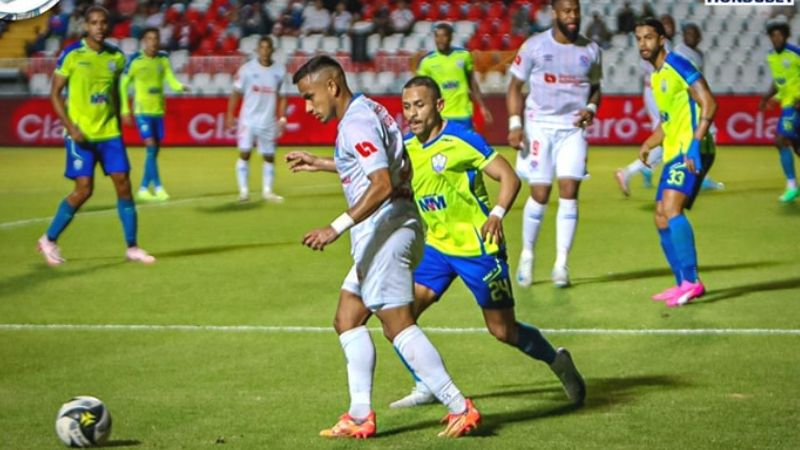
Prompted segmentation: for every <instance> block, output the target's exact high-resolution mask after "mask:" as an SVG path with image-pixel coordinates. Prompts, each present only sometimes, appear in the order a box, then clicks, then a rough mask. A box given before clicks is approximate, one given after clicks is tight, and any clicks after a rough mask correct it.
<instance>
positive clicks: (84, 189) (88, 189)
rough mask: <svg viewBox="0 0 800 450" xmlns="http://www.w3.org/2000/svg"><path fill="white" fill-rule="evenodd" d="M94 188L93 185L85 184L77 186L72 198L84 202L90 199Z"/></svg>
mask: <svg viewBox="0 0 800 450" xmlns="http://www.w3.org/2000/svg"><path fill="white" fill-rule="evenodd" d="M92 192H93V188H92V186H91V185H84V186H76V187H75V190H74V191H73V192H72V198H73V199H74V200H75V201H77V202H78V204H83V203H84V202H86V200H89V197H91V196H92Z"/></svg>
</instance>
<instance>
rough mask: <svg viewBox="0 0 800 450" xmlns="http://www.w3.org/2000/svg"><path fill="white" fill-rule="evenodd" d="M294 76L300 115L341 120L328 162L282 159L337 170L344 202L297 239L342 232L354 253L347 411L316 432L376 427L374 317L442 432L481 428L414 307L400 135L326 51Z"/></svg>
mask: <svg viewBox="0 0 800 450" xmlns="http://www.w3.org/2000/svg"><path fill="white" fill-rule="evenodd" d="M292 81H293V82H294V83H295V84H296V85H297V88H298V90H299V91H300V95H301V96H302V97H303V99H305V104H306V111H307V112H309V113H311V114H313V115H314V117H316V118H317V119H318V120H319V121H320V122H322V123H326V122H328V121H330V120H333V119H338V120H339V125H338V127H337V136H336V147H335V150H334V157H333V159H330V158H323V157H317V156H314V155H311V154H309V153H306V152H300V151H294V152H290V153H289V154H288V155H286V160H287V161H288V162H289V163H290V165H291V170H292V171H293V172H298V171H309V172H316V171H325V172H334V173H337V174H338V175H339V178H340V180H341V182H342V187H343V188H344V194H345V197H346V199H347V204H348V208H349V209H348V210H347V212H345V213H343V214H342V215H340V216H339V217H338V218H336V219H335V220H334V221H333V222H332V223H331V224H330V225H328V226H326V227H323V228H319V229H316V230H312V231H310V232H309V233H307V234H306V235H305V236H304V238H303V244H304V245H306V246H308V247H310V248H312V249H314V250H323V249H324V248H325V247H326V246H327V245H328V244H331V243H333V242H334V241H335V240H336V239H337V238H338V237H339V236H340V235H341V234H342V233H344V231H346V230H348V229H349V230H350V240H351V254H352V256H353V260H354V264H353V266H352V267H351V269H350V272H349V273H348V275H347V277H346V279H345V281H344V284H343V285H342V287H341V290H340V292H339V305H338V307H337V310H336V316H335V318H334V328H335V329H336V332H337V333H338V334H339V341H340V342H341V345H342V349H343V350H344V354H345V360H346V363H347V379H348V385H349V389H350V409H349V410H348V412H346V413H345V414H343V415H342V416H341V417H340V419H339V421H338V422H337V423H336V425H334V426H333V427H332V428H329V429H326V430H322V432H321V433H320V435H321V436H325V437H354V438H366V437H369V436H372V435H374V434H375V428H376V427H375V412H374V411H372V407H371V395H372V377H373V372H374V370H375V346H374V344H373V343H372V339H371V338H370V335H369V332H368V331H367V329H366V327H365V320H364V319H363V318H364V317H369V316H370V315H372V314H374V315H376V316H378V319H380V321H381V323H382V324H383V334H384V336H386V338H387V339H389V341H390V342H392V343H393V344H394V347H395V349H396V350H397V353H398V354H399V355H400V356H401V357H402V358H403V359H404V361H405V363H406V364H407V365H408V367H409V368H410V369H411V370H412V371H413V372H414V373H415V374H416V375H417V376H418V377H419V378H420V379H421V380H422V381H423V382H424V383H425V384H426V385H427V386H429V387H431V388H432V389H431V390H432V391H433V393H434V395H436V398H437V399H438V400H439V401H441V402H442V403H443V404H445V405H446V406H447V408H448V410H449V411H450V413H449V415H448V416H447V427H446V428H445V430H444V431H442V432H441V433H439V435H440V436H448V437H458V436H461V435H462V434H464V433H466V432H468V431H469V430H471V429H473V428H475V427H476V426H477V425H478V423H479V422H480V413H479V412H478V410H477V409H475V407H474V406H473V404H472V401H470V400H469V399H465V398H464V396H463V394H461V391H459V390H458V388H457V387H456V385H455V384H454V383H453V381H452V379H451V378H450V375H449V374H448V373H447V370H446V369H445V367H444V363H443V362H442V359H441V357H440V356H439V352H438V351H437V350H436V348H434V346H433V344H431V342H430V341H429V340H428V338H427V337H426V336H425V334H424V333H423V332H422V330H421V329H420V328H419V327H418V326H417V325H416V321H415V319H414V315H413V312H412V304H413V301H414V287H413V285H414V282H413V279H412V270H413V268H414V266H415V265H416V264H417V262H419V259H420V258H421V256H422V250H423V245H424V242H423V239H424V238H423V231H422V222H421V219H420V217H419V213H418V212H417V208H416V205H415V204H414V202H413V195H412V192H411V185H410V181H409V180H410V177H411V165H410V161H409V160H408V156H407V155H406V153H405V149H404V146H403V135H402V132H401V131H400V128H399V126H398V125H397V123H396V122H395V121H394V119H393V118H392V116H391V115H390V114H389V113H388V111H387V110H386V108H384V107H383V106H382V105H380V104H379V103H376V102H375V101H373V100H370V99H368V98H366V97H363V96H360V95H359V96H353V94H352V92H351V91H350V88H349V87H348V86H347V81H346V80H345V75H344V71H343V70H342V68H341V66H340V65H339V63H337V62H336V61H335V60H334V59H332V58H330V57H328V56H317V57H314V58H311V59H310V60H309V61H308V62H307V63H306V64H304V65H303V66H302V67H301V68H300V69H299V70H298V71H297V72H296V73H295V74H294V76H293V79H292Z"/></svg>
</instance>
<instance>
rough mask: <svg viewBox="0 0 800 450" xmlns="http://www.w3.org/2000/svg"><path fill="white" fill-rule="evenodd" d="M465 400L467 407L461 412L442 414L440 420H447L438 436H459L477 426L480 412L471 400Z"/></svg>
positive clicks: (479, 421)
mask: <svg viewBox="0 0 800 450" xmlns="http://www.w3.org/2000/svg"><path fill="white" fill-rule="evenodd" d="M466 400H467V409H466V411H464V412H463V413H461V414H452V413H451V414H448V415H446V416H444V419H442V422H447V426H446V427H445V429H444V431H442V432H441V433H439V437H451V438H457V437H461V436H463V435H465V434H467V433H469V432H470V431H472V430H474V429H475V428H478V424H479V423H481V413H480V412H478V410H477V409H476V408H475V405H473V404H472V400H470V399H466Z"/></svg>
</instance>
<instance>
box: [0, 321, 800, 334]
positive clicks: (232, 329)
mask: <svg viewBox="0 0 800 450" xmlns="http://www.w3.org/2000/svg"><path fill="white" fill-rule="evenodd" d="M424 330H425V331H426V332H427V333H433V334H483V333H486V332H487V331H486V329H485V328H442V327H425V328H424ZM0 331H154V332H162V331H184V332H204V331H207V332H220V333H332V332H333V329H332V328H330V327H306V326H267V325H148V324H66V323H54V324H32V323H0ZM370 331H373V332H380V331H381V330H380V328H370ZM542 332H544V333H547V334H577V335H580V334H590V335H610V336H613V335H623V336H624V335H632V336H641V335H673V336H674V335H678V336H680V335H778V336H800V329H781V328H684V329H669V328H656V329H648V328H641V329H637V328H631V329H625V328H621V329H613V328H553V329H543V330H542Z"/></svg>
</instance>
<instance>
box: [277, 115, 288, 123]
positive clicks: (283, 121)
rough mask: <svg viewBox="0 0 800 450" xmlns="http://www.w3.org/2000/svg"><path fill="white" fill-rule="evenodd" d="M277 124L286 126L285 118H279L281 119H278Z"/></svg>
mask: <svg viewBox="0 0 800 450" xmlns="http://www.w3.org/2000/svg"><path fill="white" fill-rule="evenodd" d="M278 122H279V123H280V124H281V125H286V122H287V120H286V117H285V116H281V117H280V118H279V119H278Z"/></svg>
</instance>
